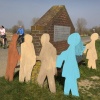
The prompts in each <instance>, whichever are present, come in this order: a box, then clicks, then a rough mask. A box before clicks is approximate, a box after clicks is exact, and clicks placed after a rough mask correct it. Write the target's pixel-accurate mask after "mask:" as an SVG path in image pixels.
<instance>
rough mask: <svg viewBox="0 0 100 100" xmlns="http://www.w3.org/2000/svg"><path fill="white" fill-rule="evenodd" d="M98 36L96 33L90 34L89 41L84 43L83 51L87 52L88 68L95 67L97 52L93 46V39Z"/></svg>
mask: <svg viewBox="0 0 100 100" xmlns="http://www.w3.org/2000/svg"><path fill="white" fill-rule="evenodd" d="M98 38H99V35H98V34H97V33H93V34H92V35H91V42H90V43H88V44H87V45H86V49H85V51H84V53H86V52H87V56H86V58H87V59H88V68H92V69H96V60H97V59H98V57H97V52H96V48H95V41H96V40H97V39H98Z"/></svg>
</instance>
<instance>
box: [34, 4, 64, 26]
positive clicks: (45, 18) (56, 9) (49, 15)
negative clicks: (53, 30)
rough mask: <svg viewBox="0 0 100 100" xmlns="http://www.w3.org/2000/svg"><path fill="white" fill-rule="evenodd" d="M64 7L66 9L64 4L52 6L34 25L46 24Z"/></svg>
mask: <svg viewBox="0 0 100 100" xmlns="http://www.w3.org/2000/svg"><path fill="white" fill-rule="evenodd" d="M63 8H64V9H65V6H64V5H61V6H53V7H51V8H50V9H49V10H48V11H47V12H46V13H45V14H44V15H43V16H42V17H41V18H40V19H39V20H38V21H37V22H36V23H35V24H34V25H40V26H46V25H47V23H48V22H49V21H50V20H52V19H53V17H54V16H56V14H57V13H59V11H60V10H61V9H63Z"/></svg>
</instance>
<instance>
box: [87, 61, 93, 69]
mask: <svg viewBox="0 0 100 100" xmlns="http://www.w3.org/2000/svg"><path fill="white" fill-rule="evenodd" d="M91 63H92V62H91V60H88V68H91V66H92V64H91Z"/></svg>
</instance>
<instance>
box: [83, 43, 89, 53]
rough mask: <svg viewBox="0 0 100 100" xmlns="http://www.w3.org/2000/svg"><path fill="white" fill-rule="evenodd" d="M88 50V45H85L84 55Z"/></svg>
mask: <svg viewBox="0 0 100 100" xmlns="http://www.w3.org/2000/svg"><path fill="white" fill-rule="evenodd" d="M88 49H89V44H87V45H86V47H85V50H84V53H86V52H87V50H88Z"/></svg>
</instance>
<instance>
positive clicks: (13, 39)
mask: <svg viewBox="0 0 100 100" xmlns="http://www.w3.org/2000/svg"><path fill="white" fill-rule="evenodd" d="M18 37H19V35H18V34H13V36H12V40H11V41H12V42H16V41H17V39H18Z"/></svg>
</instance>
